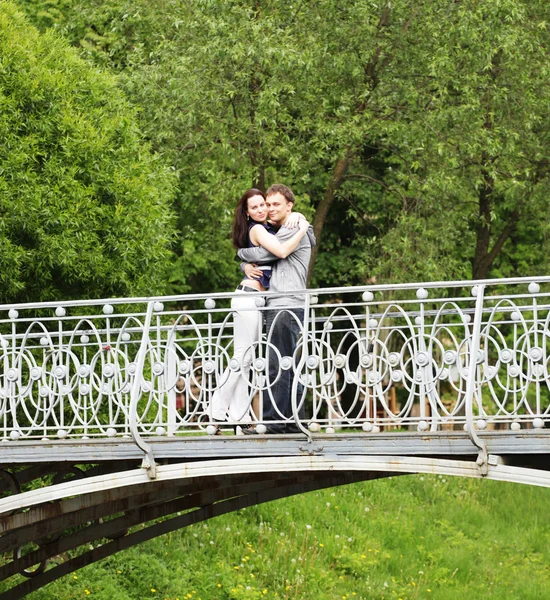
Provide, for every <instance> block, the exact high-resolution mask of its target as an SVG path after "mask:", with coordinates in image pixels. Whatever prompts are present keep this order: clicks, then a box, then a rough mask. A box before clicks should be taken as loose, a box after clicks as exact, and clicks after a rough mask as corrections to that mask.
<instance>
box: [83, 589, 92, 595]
mask: <svg viewBox="0 0 550 600" xmlns="http://www.w3.org/2000/svg"><path fill="white" fill-rule="evenodd" d="M84 593H85V594H86V596H88V595H89V594H91V593H92V592H90V590H84Z"/></svg>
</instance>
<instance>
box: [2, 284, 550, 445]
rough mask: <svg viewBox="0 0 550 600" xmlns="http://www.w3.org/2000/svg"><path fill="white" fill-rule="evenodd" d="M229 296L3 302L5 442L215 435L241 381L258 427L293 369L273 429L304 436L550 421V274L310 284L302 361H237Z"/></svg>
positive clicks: (261, 356)
mask: <svg viewBox="0 0 550 600" xmlns="http://www.w3.org/2000/svg"><path fill="white" fill-rule="evenodd" d="M232 296H234V294H213V295H209V296H208V297H206V296H202V297H199V296H196V295H194V296H178V297H164V298H150V299H143V298H132V299H112V300H97V301H89V302H79V301H71V302H65V303H46V304H27V305H17V306H0V316H2V318H1V319H0V345H1V357H0V361H1V365H2V367H1V371H0V439H4V440H19V439H41V438H47V439H53V438H65V437H73V438H80V439H86V438H90V437H115V436H122V437H124V436H128V437H133V438H134V439H135V440H136V442H137V443H138V444H140V446H141V447H142V448H143V449H144V451H145V452H147V449H148V446H147V443H146V441H145V438H147V437H150V436H165V435H168V436H174V435H179V434H187V433H192V432H199V431H202V432H207V433H214V431H215V428H214V426H213V420H212V396H213V394H214V392H215V391H216V390H217V389H218V390H220V389H222V388H223V386H224V385H226V384H227V381H228V379H229V376H230V375H232V374H237V375H238V376H239V377H242V378H243V379H244V380H245V381H246V384H247V385H246V389H247V398H246V401H247V403H248V404H247V405H248V406H249V411H248V412H247V415H243V416H245V417H246V418H250V420H251V421H255V422H258V423H262V421H263V411H264V406H265V403H269V402H272V401H273V396H272V394H271V388H272V385H273V383H274V382H275V380H276V379H277V377H278V376H280V375H281V374H282V373H283V372H284V371H287V370H291V371H292V372H293V373H294V376H295V384H294V386H293V388H292V394H293V401H292V406H293V415H286V416H285V415H280V419H279V421H280V422H287V421H288V422H293V423H296V424H299V426H300V428H301V429H302V430H303V431H304V432H307V431H309V432H318V431H321V432H323V431H326V432H332V431H334V430H335V429H340V428H342V429H348V428H359V429H360V430H362V431H364V432H373V433H376V432H377V431H379V430H380V429H381V428H385V429H392V430H405V431H410V430H413V431H417V430H418V431H421V432H422V431H427V430H432V431H435V430H438V429H453V428H455V429H456V428H463V427H465V428H466V429H467V430H469V431H470V432H471V434H472V435H474V436H475V432H476V431H479V430H483V429H487V428H506V429H509V428H511V429H512V430H514V429H520V428H543V427H544V425H545V421H547V420H548V418H549V412H550V391H549V388H550V377H549V359H550V356H549V349H550V348H549V346H550V345H549V342H548V340H549V336H550V327H549V323H550V278H548V277H540V278H537V279H536V280H535V279H530V278H522V279H508V280H490V281H480V282H442V283H441V282H440V283H425V284H416V285H414V284H406V285H405V284H403V285H393V286H392V285H387V286H369V287H363V288H333V289H323V290H314V291H309V292H308V293H307V295H306V302H305V317H304V321H303V323H301V322H299V321H298V325H299V327H300V331H301V336H300V339H299V341H298V345H297V348H296V351H295V352H294V354H293V355H292V356H281V355H280V353H279V352H278V350H277V349H276V348H275V347H274V346H273V344H272V342H271V335H270V333H269V332H268V333H267V335H266V333H265V332H262V331H259V332H258V333H259V339H258V341H257V342H256V343H254V344H253V345H252V346H251V347H250V348H249V349H248V350H247V352H246V353H245V356H244V357H242V358H241V359H240V360H234V359H233V358H232V342H233V319H232V312H231V309H230V308H229V306H230V300H231V297H232ZM255 298H256V301H257V304H258V305H260V306H258V310H260V311H262V312H263V311H265V310H266V308H265V306H264V304H265V296H264V295H260V294H256V295H255ZM270 363H271V369H272V370H271V373H270V368H269V366H270ZM248 365H250V368H248ZM274 373H275V375H274ZM298 384H301V386H299V385H298ZM302 386H303V392H302V393H299V391H300V388H301V387H302ZM179 390H181V392H180V391H179ZM300 415H303V418H300ZM231 424H232V423H229V425H231Z"/></svg>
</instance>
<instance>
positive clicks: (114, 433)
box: [106, 427, 116, 437]
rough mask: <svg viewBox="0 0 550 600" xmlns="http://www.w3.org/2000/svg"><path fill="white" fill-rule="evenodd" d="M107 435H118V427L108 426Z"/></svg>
mask: <svg viewBox="0 0 550 600" xmlns="http://www.w3.org/2000/svg"><path fill="white" fill-rule="evenodd" d="M106 433H107V437H116V429H115V428H114V427H108V428H107V431H106Z"/></svg>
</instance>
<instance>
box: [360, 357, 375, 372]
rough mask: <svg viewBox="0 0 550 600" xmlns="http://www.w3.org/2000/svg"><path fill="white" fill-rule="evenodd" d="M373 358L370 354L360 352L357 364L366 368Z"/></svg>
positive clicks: (370, 364) (369, 365)
mask: <svg viewBox="0 0 550 600" xmlns="http://www.w3.org/2000/svg"><path fill="white" fill-rule="evenodd" d="M373 362H374V361H373V358H372V356H371V355H370V354H362V355H361V358H360V359H359V364H360V365H361V366H362V367H363V369H368V368H369V367H371V366H372V363H373Z"/></svg>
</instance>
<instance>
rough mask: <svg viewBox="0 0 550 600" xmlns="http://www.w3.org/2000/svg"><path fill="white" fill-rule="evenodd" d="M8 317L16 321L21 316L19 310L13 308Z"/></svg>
mask: <svg viewBox="0 0 550 600" xmlns="http://www.w3.org/2000/svg"><path fill="white" fill-rule="evenodd" d="M8 317H9V318H10V319H11V320H12V321H15V320H16V319H17V318H18V317H19V312H18V311H17V310H15V308H12V309H11V310H10V311H9V313H8Z"/></svg>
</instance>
